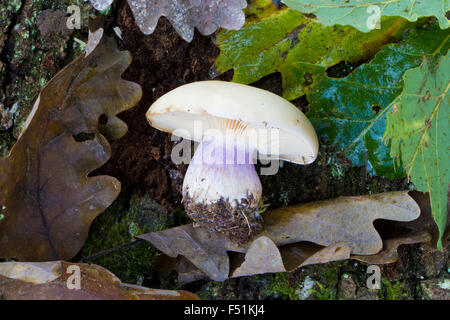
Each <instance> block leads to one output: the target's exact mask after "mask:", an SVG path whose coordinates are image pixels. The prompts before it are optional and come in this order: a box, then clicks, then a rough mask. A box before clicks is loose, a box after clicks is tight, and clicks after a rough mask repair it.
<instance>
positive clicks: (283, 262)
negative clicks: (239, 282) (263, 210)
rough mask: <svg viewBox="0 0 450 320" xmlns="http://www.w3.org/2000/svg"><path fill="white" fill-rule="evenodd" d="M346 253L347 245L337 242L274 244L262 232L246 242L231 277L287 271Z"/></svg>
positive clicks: (335, 259) (339, 257)
mask: <svg viewBox="0 0 450 320" xmlns="http://www.w3.org/2000/svg"><path fill="white" fill-rule="evenodd" d="M349 257H350V248H349V246H348V245H347V244H346V243H343V242H339V243H336V244H332V245H330V246H328V247H325V248H324V247H321V246H318V245H314V244H311V243H297V244H294V245H287V246H283V247H281V248H278V247H277V246H276V244H275V243H274V242H273V241H272V240H270V239H269V238H268V237H265V236H262V237H260V238H258V239H256V240H255V241H253V242H252V244H251V245H250V247H249V249H248V251H247V253H246V254H245V261H244V262H243V263H242V264H241V265H240V266H239V267H238V268H237V269H236V270H234V272H233V273H232V276H231V277H233V278H234V277H242V276H250V275H255V274H262V273H273V272H290V271H294V270H295V269H297V268H300V267H303V266H306V265H310V264H320V263H326V262H331V261H339V260H345V259H348V258H349Z"/></svg>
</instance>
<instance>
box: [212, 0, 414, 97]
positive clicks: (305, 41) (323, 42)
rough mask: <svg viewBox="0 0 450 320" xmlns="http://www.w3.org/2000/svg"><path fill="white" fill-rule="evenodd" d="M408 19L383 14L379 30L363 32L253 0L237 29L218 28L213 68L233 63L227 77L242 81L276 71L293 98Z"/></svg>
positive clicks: (365, 55) (366, 55) (370, 52)
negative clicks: (216, 55) (217, 47)
mask: <svg viewBox="0 0 450 320" xmlns="http://www.w3.org/2000/svg"><path fill="white" fill-rule="evenodd" d="M409 25H410V23H408V22H407V21H406V20H404V19H401V18H388V19H386V20H384V23H383V28H382V29H381V30H373V31H372V32H369V33H363V32H360V31H358V30H356V29H355V28H353V27H342V26H332V27H326V26H324V25H322V24H320V23H317V22H315V21H314V20H313V19H311V18H308V17H307V16H305V15H303V14H302V13H300V12H298V11H296V10H292V9H289V8H287V7H285V6H284V7H283V8H281V9H280V8H278V7H277V6H276V5H275V4H274V3H273V2H272V1H270V0H254V1H251V2H250V3H249V6H248V8H247V9H246V23H245V25H244V26H243V27H242V28H241V29H240V30H238V31H231V30H222V31H220V32H218V35H217V40H216V42H217V45H218V46H219V48H220V55H219V57H218V58H217V60H216V63H215V69H216V70H215V72H214V73H216V74H217V73H219V74H220V73H223V72H225V71H227V70H230V69H234V75H233V81H234V82H239V83H245V84H248V83H252V82H255V81H257V80H259V79H260V78H262V77H264V76H266V75H269V74H271V73H274V72H280V73H281V77H282V82H283V96H284V97H285V98H286V99H288V100H293V99H296V98H298V97H300V96H302V95H304V94H305V88H307V87H308V86H310V85H312V84H313V83H314V82H315V81H316V80H317V79H320V78H323V77H326V70H327V68H329V67H331V66H333V65H335V64H337V63H339V62H340V61H343V60H346V61H350V62H356V61H362V60H367V59H370V58H371V57H373V56H374V55H375V54H376V53H377V52H378V51H379V50H380V49H381V48H382V46H383V45H385V44H387V43H391V42H392V41H393V40H394V39H396V38H397V37H399V35H400V34H401V33H402V31H403V30H405V28H407V27H408V26H409Z"/></svg>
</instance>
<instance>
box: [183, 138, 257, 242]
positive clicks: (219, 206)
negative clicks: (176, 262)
mask: <svg viewBox="0 0 450 320" xmlns="http://www.w3.org/2000/svg"><path fill="white" fill-rule="evenodd" d="M226 137H227V136H225V137H218V136H210V137H207V138H204V139H203V141H202V142H201V143H200V145H199V146H198V148H197V150H196V151H195V153H194V157H193V158H192V161H191V163H190V164H189V167H188V170H187V172H186V175H185V178H184V182H183V202H184V204H185V208H186V212H187V214H188V215H189V216H190V217H191V219H192V220H193V221H194V225H196V226H204V227H208V228H212V229H214V230H215V231H219V232H222V233H225V234H228V235H229V236H230V238H238V239H237V240H238V241H240V242H245V241H247V240H248V239H249V237H250V236H252V235H253V234H255V233H257V232H258V231H259V230H260V229H261V228H262V227H261V223H260V222H261V218H260V217H259V216H258V214H257V209H258V205H259V202H260V200H261V194H262V186H261V182H260V180H259V177H258V174H257V173H256V170H255V166H254V163H253V154H254V152H255V150H253V149H251V148H249V147H248V146H246V144H245V142H244V141H242V140H241V139H238V138H236V137H233V138H226Z"/></svg>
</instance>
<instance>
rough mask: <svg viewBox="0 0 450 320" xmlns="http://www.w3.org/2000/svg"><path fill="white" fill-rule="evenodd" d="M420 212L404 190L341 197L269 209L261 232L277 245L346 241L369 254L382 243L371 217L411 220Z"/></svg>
mask: <svg viewBox="0 0 450 320" xmlns="http://www.w3.org/2000/svg"><path fill="white" fill-rule="evenodd" d="M419 215H420V208H419V206H418V205H417V203H416V202H415V201H414V200H413V199H412V198H411V197H410V196H409V195H408V192H406V191H399V192H387V193H380V194H375V195H369V196H356V197H341V198H337V199H332V200H326V201H317V202H312V203H306V204H301V205H296V206H289V207H286V208H280V209H276V210H271V211H270V212H268V213H267V214H265V215H264V231H263V233H262V234H263V235H265V236H267V237H269V238H270V239H272V240H273V241H274V242H275V243H276V244H277V245H278V246H280V245H285V244H290V243H296V242H300V241H309V242H314V243H317V244H320V245H322V246H329V245H331V244H334V243H337V242H345V243H347V244H348V245H349V246H350V249H351V252H352V253H353V254H364V255H368V254H375V253H377V252H379V251H380V250H381V249H382V247H383V242H382V239H381V237H380V235H379V234H378V232H377V230H376V229H375V228H374V226H373V221H374V220H376V219H388V220H395V221H412V220H415V219H417V218H418V217H419Z"/></svg>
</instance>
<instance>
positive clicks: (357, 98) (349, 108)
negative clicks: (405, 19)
mask: <svg viewBox="0 0 450 320" xmlns="http://www.w3.org/2000/svg"><path fill="white" fill-rule="evenodd" d="M409 33H410V34H409V36H408V37H407V38H406V39H405V40H403V41H401V42H399V43H396V44H391V45H388V46H385V47H384V48H383V49H382V50H381V51H380V52H379V53H378V54H377V55H376V56H375V58H374V59H373V60H371V61H370V62H369V63H366V64H363V65H361V66H360V67H358V68H357V69H356V70H354V71H353V72H352V73H350V74H349V75H348V76H347V77H345V78H341V79H334V78H325V77H324V78H322V79H320V80H318V81H317V82H316V83H315V84H314V85H312V86H311V87H310V90H308V93H307V98H308V101H309V102H310V105H309V108H310V111H309V112H308V113H307V116H308V118H309V119H310V120H311V121H312V123H313V124H314V127H315V128H316V131H317V132H318V134H319V135H320V136H321V137H322V138H326V139H328V140H329V141H330V142H331V143H332V144H333V145H335V146H336V147H337V149H339V150H343V151H344V152H345V154H346V156H347V157H348V158H349V159H350V160H352V162H353V164H354V165H366V166H367V169H368V171H369V173H370V174H372V175H377V176H384V177H389V178H400V177H402V176H404V170H403V168H402V167H401V166H395V165H394V163H393V160H392V157H391V155H390V146H389V145H387V144H385V143H383V134H384V132H385V129H386V115H387V113H388V111H389V110H391V109H392V102H393V101H394V100H395V99H396V98H397V97H398V96H399V95H400V94H401V92H402V90H403V78H402V77H403V74H404V73H405V71H406V70H408V69H411V68H415V67H417V66H419V65H420V63H421V62H422V58H423V56H424V55H426V54H435V55H440V56H442V55H443V54H445V53H446V52H447V50H448V48H449V44H448V36H449V32H447V31H444V30H441V29H440V28H439V26H438V25H437V24H433V25H431V26H428V27H427V28H423V27H422V26H417V27H415V28H411V29H410V30H409Z"/></svg>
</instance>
